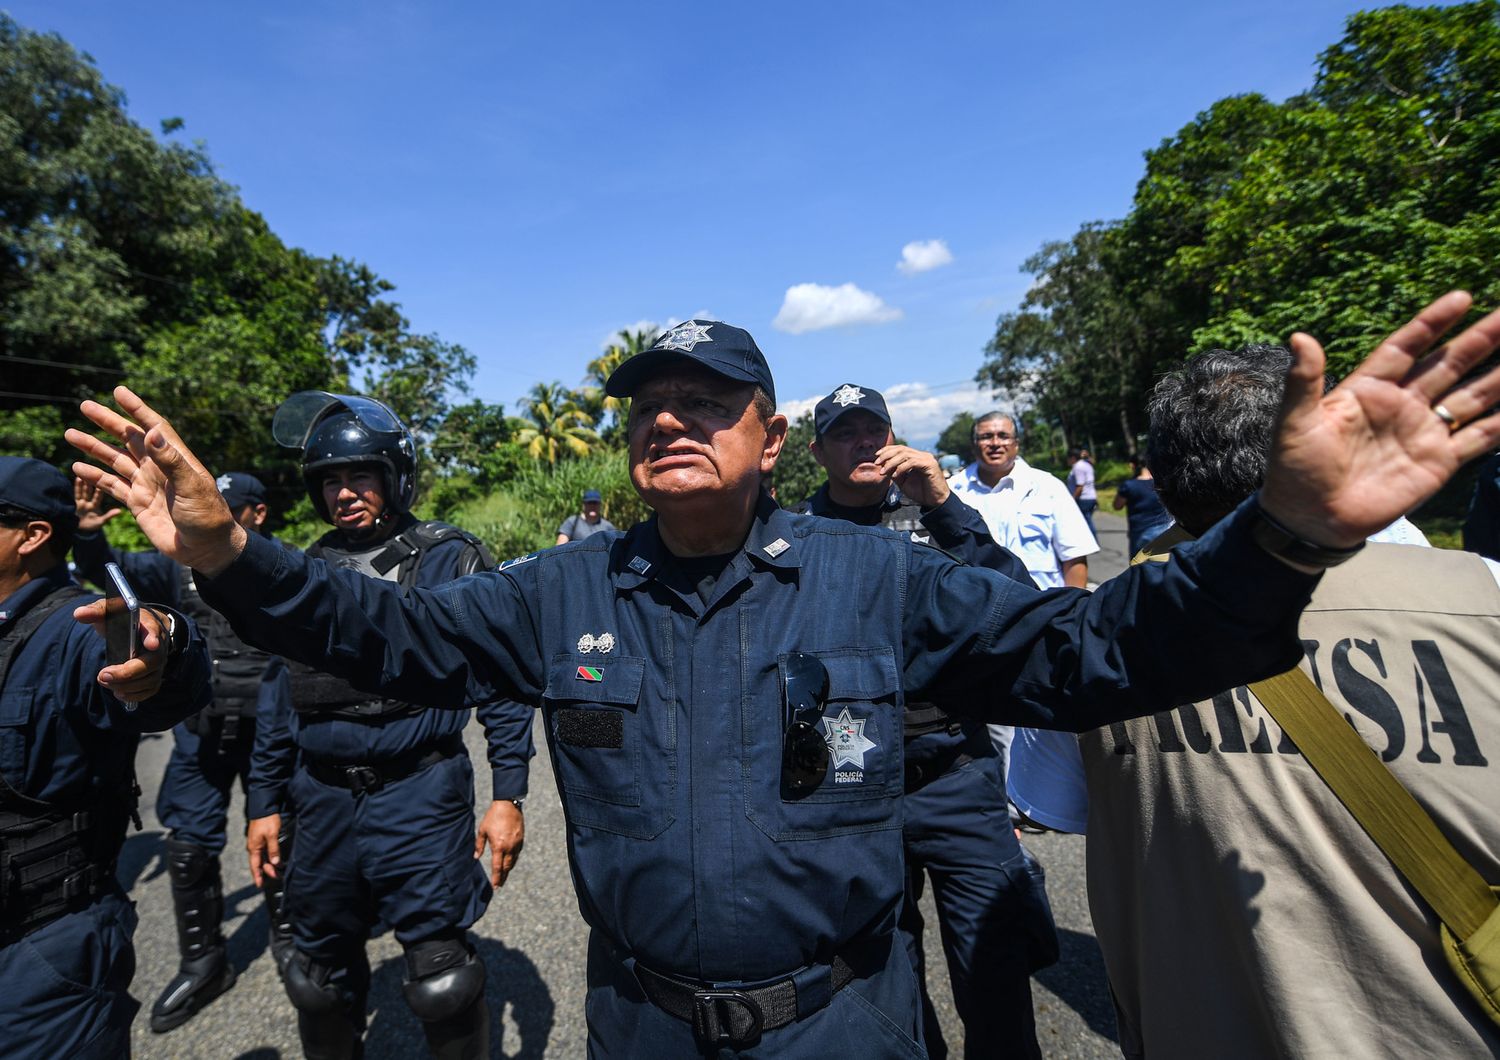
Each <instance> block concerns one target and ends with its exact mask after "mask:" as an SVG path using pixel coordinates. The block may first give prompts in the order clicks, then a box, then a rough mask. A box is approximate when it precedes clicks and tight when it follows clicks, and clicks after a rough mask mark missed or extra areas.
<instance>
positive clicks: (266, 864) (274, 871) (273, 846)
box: [245, 813, 281, 887]
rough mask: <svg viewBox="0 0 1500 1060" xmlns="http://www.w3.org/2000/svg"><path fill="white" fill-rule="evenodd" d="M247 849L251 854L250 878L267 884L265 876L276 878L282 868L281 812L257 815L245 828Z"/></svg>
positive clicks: (261, 883) (257, 882)
mask: <svg viewBox="0 0 1500 1060" xmlns="http://www.w3.org/2000/svg"><path fill="white" fill-rule="evenodd" d="M245 850H246V851H247V852H248V853H249V854H250V878H251V879H252V880H254V881H255V886H257V887H263V886H265V878H266V877H267V876H269V877H270V878H271V879H273V880H274V879H276V878H277V877H278V876H279V875H280V871H279V870H280V868H281V814H279V813H273V814H269V815H268V816H265V817H256V818H254V819H252V820H251V821H250V823H249V824H248V825H247V826H246V828H245Z"/></svg>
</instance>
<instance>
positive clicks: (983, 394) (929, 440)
mask: <svg viewBox="0 0 1500 1060" xmlns="http://www.w3.org/2000/svg"><path fill="white" fill-rule="evenodd" d="M883 393H884V394H885V407H886V408H887V409H889V410H890V413H891V423H892V424H893V425H894V426H895V429H896V433H897V434H899V435H900V436H901V437H903V438H905V439H906V441H907V443H908V444H910V445H915V446H918V447H919V448H922V449H928V448H931V447H932V446H933V445H934V444H936V442H937V436H938V435H940V434H942V433H943V428H944V427H946V426H948V424H950V423H952V422H953V417H954V416H957V415H958V414H959V413H960V412H972V413H974V414H975V415H976V416H977V415H979V414H980V413H982V412H988V411H989V410H990V409H992V408H996V407H997V406H996V399H995V398H994V396H993V395H991V394H990V392H989V391H988V390H987V389H984V388H982V387H980V386H979V385H978V384H977V383H961V384H959V385H958V386H956V387H947V386H945V387H939V388H936V389H934V388H933V387H931V386H929V385H928V384H926V383H897V384H895V385H894V386H890V387H887V388H886V389H885V390H884V391H883ZM998 407H1000V408H1006V407H1007V406H1006V405H1005V404H1004V403H1003V402H1002V403H1000V405H999V406H998Z"/></svg>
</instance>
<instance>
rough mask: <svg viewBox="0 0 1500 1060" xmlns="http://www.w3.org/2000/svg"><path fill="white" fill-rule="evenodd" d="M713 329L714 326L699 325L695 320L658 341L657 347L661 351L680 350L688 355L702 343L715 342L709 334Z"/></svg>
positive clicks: (687, 322)
mask: <svg viewBox="0 0 1500 1060" xmlns="http://www.w3.org/2000/svg"><path fill="white" fill-rule="evenodd" d="M712 327H713V325H712V324H699V323H698V322H697V321H693V320H688V321H684V322H683V323H681V324H678V325H677V326H676V327H675V328H673V329H672V330H671V331H669V332H667V333H666V334H665V335H663V336H662V337H661V338H659V339H657V340H656V345H657V347H658V348H659V349H663V350H680V351H681V352H683V353H687V352H688V351H690V350H691V349H692V348H693V347H694V346H696V345H698V343H700V342H712V341H713V340H712V339H711V338H710V337H709V334H708V331H709V329H710V328H712Z"/></svg>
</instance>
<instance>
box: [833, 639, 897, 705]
mask: <svg viewBox="0 0 1500 1060" xmlns="http://www.w3.org/2000/svg"><path fill="white" fill-rule="evenodd" d="M816 654H817V657H818V661H819V662H821V663H822V664H823V666H824V667H825V668H826V669H827V670H828V698H829V699H830V700H850V699H858V700H871V701H874V702H879V701H881V700H894V699H895V697H896V690H897V689H898V688H899V687H900V682H899V680H898V679H897V675H896V656H895V653H894V652H892V651H891V649H890V648H879V649H875V650H872V651H862V650H858V649H850V650H848V651H846V652H840V653H835V654H827V655H825V654H823V653H822V652H818V653H816Z"/></svg>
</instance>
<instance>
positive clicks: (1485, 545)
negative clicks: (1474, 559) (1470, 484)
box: [1463, 453, 1500, 560]
mask: <svg viewBox="0 0 1500 1060" xmlns="http://www.w3.org/2000/svg"><path fill="white" fill-rule="evenodd" d="M1463 540H1464V548H1465V549H1467V550H1468V551H1470V552H1477V553H1479V555H1481V556H1485V557H1488V558H1489V559H1495V560H1500V453H1497V454H1495V455H1493V456H1491V457H1489V458H1488V459H1487V460H1485V461H1484V463H1482V464H1480V465H1479V475H1478V477H1477V478H1476V479H1475V482H1474V496H1473V498H1472V499H1471V500H1470V501H1469V514H1468V517H1467V518H1465V519H1464V526H1463Z"/></svg>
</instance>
